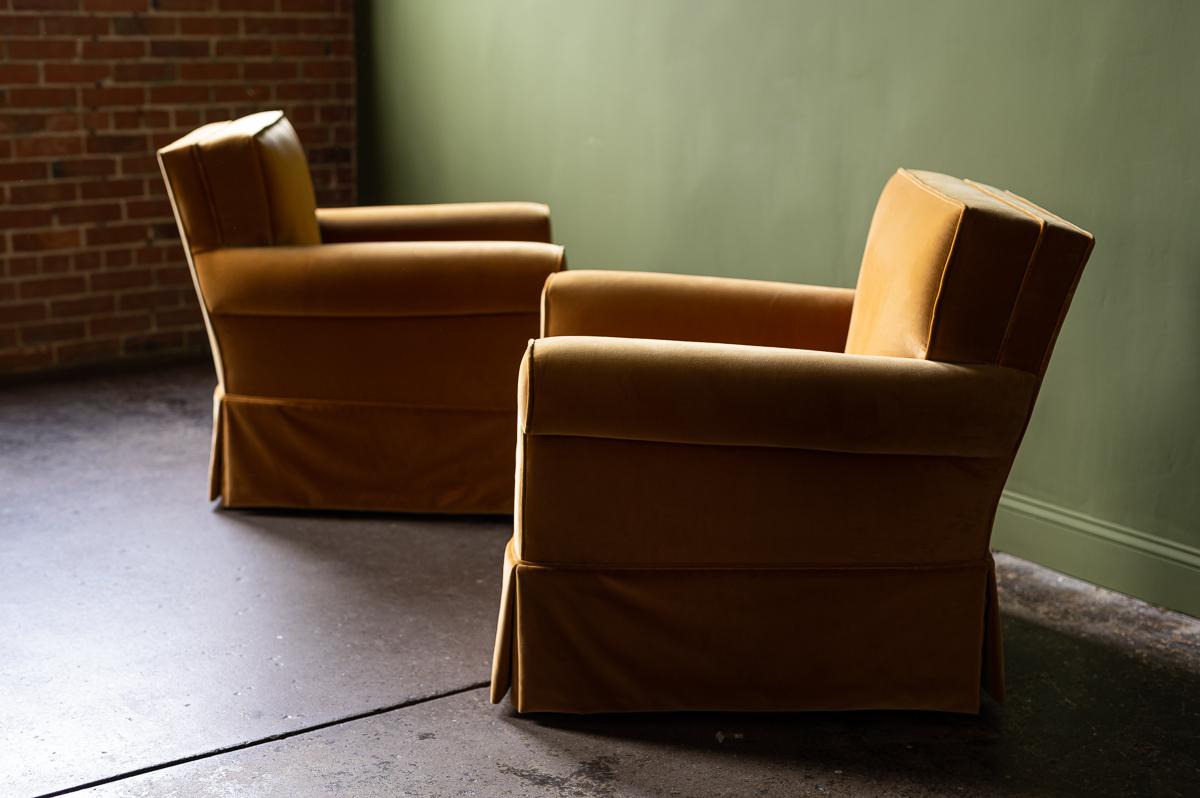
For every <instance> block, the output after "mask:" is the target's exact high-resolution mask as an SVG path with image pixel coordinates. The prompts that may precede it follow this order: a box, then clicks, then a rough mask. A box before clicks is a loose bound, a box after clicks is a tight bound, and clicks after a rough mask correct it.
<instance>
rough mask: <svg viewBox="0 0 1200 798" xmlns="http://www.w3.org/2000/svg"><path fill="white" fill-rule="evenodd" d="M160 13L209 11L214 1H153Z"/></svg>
mask: <svg viewBox="0 0 1200 798" xmlns="http://www.w3.org/2000/svg"><path fill="white" fill-rule="evenodd" d="M155 3H156V4H157V6H158V8H159V9H160V10H161V11H209V10H211V9H213V8H214V7H215V6H216V0H155Z"/></svg>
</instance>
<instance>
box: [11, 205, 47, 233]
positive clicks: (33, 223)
mask: <svg viewBox="0 0 1200 798" xmlns="http://www.w3.org/2000/svg"><path fill="white" fill-rule="evenodd" d="M51 223H52V219H51V216H50V211H49V210H47V209H45V208H22V207H17V208H8V207H4V206H0V230H18V229H21V228H28V227H49V226H50V224H51Z"/></svg>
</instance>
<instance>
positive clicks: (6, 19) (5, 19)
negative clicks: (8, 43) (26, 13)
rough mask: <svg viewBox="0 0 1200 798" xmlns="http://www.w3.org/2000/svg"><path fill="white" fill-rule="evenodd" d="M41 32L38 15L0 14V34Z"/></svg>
mask: <svg viewBox="0 0 1200 798" xmlns="http://www.w3.org/2000/svg"><path fill="white" fill-rule="evenodd" d="M40 33H41V30H40V29H39V27H38V18H37V17H17V16H12V15H9V14H5V15H3V16H0V36H4V37H6V38H7V37H9V36H37V35H39V34H40Z"/></svg>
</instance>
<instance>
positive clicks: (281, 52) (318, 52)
mask: <svg viewBox="0 0 1200 798" xmlns="http://www.w3.org/2000/svg"><path fill="white" fill-rule="evenodd" d="M272 49H273V50H274V53H275V55H277V56H285V57H293V58H294V57H307V56H327V55H329V54H330V53H331V52H332V48H331V46H330V44H329V42H323V41H317V40H315V39H279V40H277V41H275V42H273V43H272Z"/></svg>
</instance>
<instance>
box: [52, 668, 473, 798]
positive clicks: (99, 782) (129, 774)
mask: <svg viewBox="0 0 1200 798" xmlns="http://www.w3.org/2000/svg"><path fill="white" fill-rule="evenodd" d="M489 684H491V682H474V683H472V684H469V685H467V686H466V687H456V688H454V689H453V690H446V691H445V692H441V693H434V694H433V695H426V696H419V697H417V698H412V699H409V700H408V701H401V702H400V703H398V704H389V705H388V706H385V707H377V708H375V709H368V710H366V711H365V712H356V713H354V714H353V715H345V716H343V717H340V718H334V719H333V720H327V721H322V722H321V723H314V724H313V725H311V726H303V727H301V728H299V729H291V730H290V731H285V732H279V733H278V734H272V735H270V736H268V737H259V738H257V739H254V740H247V741H246V742H242V743H236V744H234V745H227V746H224V747H222V748H214V749H212V750H211V751H205V752H203V753H199V754H191V755H189V756H183V757H179V758H178V759H172V760H169V761H167V762H160V763H158V764H156V765H147V766H145V767H141V768H136V769H135V770H127V771H125V772H123V773H117V774H115V775H112V776H105V777H104V778H101V779H95V780H94V781H89V782H85V783H83V784H76V785H74V786H72V787H64V788H62V789H60V790H54V791H52V792H45V793H39V794H38V795H35V796H33V798H55V796H59V795H67V794H69V793H73V792H80V791H81V790H90V789H92V788H93V787H101V786H103V785H105V784H112V783H113V782H116V781H123V780H125V779H131V778H133V777H134V776H141V775H144V774H146V773H153V772H155V771H156V770H166V769H167V768H173V767H177V766H179V765H186V764H188V763H190V762H199V761H200V760H202V759H211V758H212V757H214V756H221V755H222V754H231V753H234V752H235V751H244V750H246V749H247V748H255V747H257V746H260V745H265V744H266V743H274V742H278V741H280V740H286V739H288V738H290V737H298V736H300V735H301V734H309V733H311V732H315V731H320V730H322V729H328V728H330V727H332V726H340V725H342V724H344V723H351V722H353V721H356V720H363V719H364V718H373V717H375V716H376V715H384V714H386V713H388V712H395V711H397V710H401V709H408V708H409V707H415V706H417V705H419V704H427V703H429V702H430V701H437V700H438V699H441V698H450V697H451V696H456V695H459V694H461V693H469V692H470V691H472V690H478V689H480V688H482V687H487V686H488V685H489Z"/></svg>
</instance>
